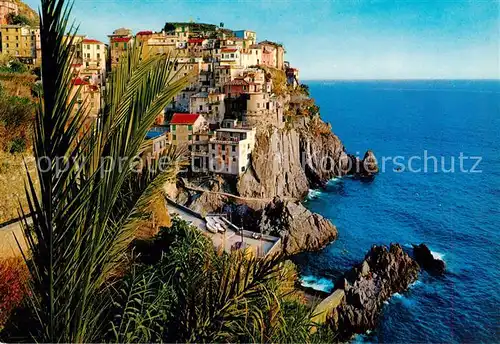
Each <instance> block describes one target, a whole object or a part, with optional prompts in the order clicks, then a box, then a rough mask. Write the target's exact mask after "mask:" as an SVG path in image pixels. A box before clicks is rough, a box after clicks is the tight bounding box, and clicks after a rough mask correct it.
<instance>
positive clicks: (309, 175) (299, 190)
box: [177, 73, 376, 255]
mask: <svg viewBox="0 0 500 344" xmlns="http://www.w3.org/2000/svg"><path fill="white" fill-rule="evenodd" d="M278 74H279V73H278ZM279 99H280V102H281V105H282V106H283V107H284V108H285V113H284V122H283V123H281V122H277V123H275V124H273V125H271V124H269V123H268V122H267V121H264V120H262V121H260V122H259V121H255V123H254V125H255V126H256V127H257V136H256V145H255V148H254V150H253V152H252V160H251V166H250V167H249V168H248V169H247V171H246V172H245V173H244V174H243V175H241V176H239V178H238V180H237V181H236V182H234V180H232V179H230V178H229V177H224V176H219V177H217V178H219V179H223V180H226V182H225V183H224V182H222V183H218V184H217V185H215V183H211V186H210V187H206V186H204V187H203V188H204V189H206V190H210V191H211V192H212V193H210V192H208V191H207V192H193V191H192V189H191V190H189V191H187V192H186V191H184V192H180V193H179V196H178V198H177V199H178V200H179V201H181V202H182V203H183V204H185V205H187V206H189V207H191V208H192V209H193V210H195V211H198V212H200V213H207V212H224V213H230V214H231V216H230V218H231V219H232V221H233V222H234V223H235V224H236V225H238V226H241V227H243V228H245V229H247V230H253V231H256V232H263V233H268V234H274V235H276V236H280V237H281V238H282V243H283V251H284V252H285V253H287V254H289V255H291V254H295V253H298V252H300V251H311V250H318V249H321V248H323V247H324V246H325V245H327V244H328V243H329V242H331V241H333V240H335V238H336V237H337V230H336V228H335V226H334V225H333V224H332V223H331V222H330V221H329V220H328V219H325V218H323V217H322V216H320V215H318V214H314V213H312V212H310V211H309V210H307V209H306V208H305V207H304V206H303V205H302V204H300V203H299V202H300V201H302V200H303V199H304V198H305V197H306V196H307V194H308V192H309V190H310V189H311V188H317V187H322V186H324V185H325V184H326V183H327V182H328V181H329V180H330V179H332V178H333V177H337V176H344V175H347V174H351V175H354V176H360V177H366V176H368V175H369V173H368V172H367V170H366V169H364V168H363V167H361V168H359V164H363V163H364V162H365V161H372V160H370V159H372V158H373V157H374V156H373V154H372V153H370V152H367V154H366V155H365V159H363V160H360V159H358V158H356V157H353V156H350V155H348V154H347V153H346V151H345V148H344V145H343V144H342V142H341V141H340V139H339V138H338V137H337V136H336V135H335V134H334V133H333V132H332V128H331V126H330V125H329V124H327V123H325V122H324V121H323V120H322V119H321V117H320V115H319V109H318V107H317V106H316V105H315V104H314V100H312V99H310V98H309V97H308V94H307V91H305V88H304V87H299V88H297V89H289V88H287V87H283V88H282V89H281V92H280V95H279ZM370 166H371V165H370ZM375 166H376V162H375ZM372 167H373V166H372ZM370 171H371V170H370ZM371 175H372V174H370V176H371ZM214 179H215V177H214ZM190 182H194V183H196V181H193V180H190ZM204 183H205V184H207V183H206V182H204ZM229 185H230V187H228V186H229ZM198 186H199V184H198ZM221 188H224V189H225V191H224V196H221V193H220V192H219V191H220V190H221ZM231 188H232V189H231ZM214 192H215V193H217V192H219V193H218V194H214ZM227 194H234V195H235V196H237V197H239V198H234V197H233V198H231V197H228V196H227Z"/></svg>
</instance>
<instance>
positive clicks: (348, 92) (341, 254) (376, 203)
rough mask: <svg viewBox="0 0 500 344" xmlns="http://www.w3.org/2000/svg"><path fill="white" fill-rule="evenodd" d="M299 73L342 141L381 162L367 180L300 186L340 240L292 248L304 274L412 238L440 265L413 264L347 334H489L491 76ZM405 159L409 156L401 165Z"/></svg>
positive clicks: (339, 266) (317, 278) (497, 269)
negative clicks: (310, 78)
mask: <svg viewBox="0 0 500 344" xmlns="http://www.w3.org/2000/svg"><path fill="white" fill-rule="evenodd" d="M306 83H307V85H309V87H310V92H311V96H312V97H313V98H315V99H316V101H317V103H318V105H319V106H320V108H321V114H322V117H323V118H324V119H325V120H326V121H328V122H330V123H331V125H332V129H333V131H334V133H335V134H337V135H338V136H339V137H340V139H341V140H342V142H343V143H344V145H345V146H346V149H347V150H348V151H349V152H350V153H354V154H356V153H358V154H359V155H361V157H362V155H363V154H364V152H365V151H366V150H367V149H372V150H373V151H374V152H375V154H376V155H377V157H378V159H379V165H381V163H382V162H381V161H380V160H381V159H382V157H384V158H386V163H385V165H386V166H385V172H382V173H380V174H379V175H378V176H377V177H376V179H375V180H374V181H373V182H371V183H362V182H360V181H356V180H353V179H349V178H341V179H336V180H332V181H330V182H329V183H328V185H327V187H326V189H325V190H311V192H310V195H309V198H308V200H307V201H306V205H307V207H308V208H309V209H311V210H313V211H315V212H318V213H320V214H322V215H323V216H325V217H327V218H329V219H331V220H332V222H333V223H334V224H335V225H336V226H337V228H338V230H339V238H338V240H337V241H335V242H334V243H332V244H331V245H329V246H328V247H326V248H325V249H324V250H322V251H320V252H316V253H307V254H302V255H301V256H299V257H298V259H297V262H298V263H299V265H300V267H301V274H302V279H303V283H304V284H305V285H309V286H313V287H315V288H317V289H322V290H326V291H329V290H331V288H332V285H333V282H334V281H335V279H336V278H338V277H339V276H340V275H341V274H342V273H344V272H345V271H346V270H348V269H349V268H350V267H351V266H352V265H353V264H356V263H358V262H360V261H361V260H363V257H364V255H365V254H366V252H367V251H368V250H369V249H370V247H371V245H373V244H385V245H389V244H390V243H391V242H394V243H400V244H401V245H403V246H404V247H405V248H406V249H408V251H409V252H410V251H411V244H412V243H415V244H419V243H422V242H423V243H426V244H427V245H428V246H429V247H430V249H431V251H433V254H434V255H435V256H436V257H440V258H442V259H443V260H444V261H445V262H446V265H447V273H446V274H445V275H444V276H443V277H433V276H430V275H428V274H427V273H425V272H424V273H422V274H421V276H420V278H419V280H418V281H417V283H415V284H414V285H412V286H411V287H410V289H409V290H408V291H407V292H405V293H402V294H396V295H395V296H393V297H392V298H391V299H390V300H389V301H388V302H387V304H386V305H385V306H384V309H383V313H382V315H381V320H380V324H379V326H378V327H377V329H376V330H374V331H373V332H371V333H369V334H366V335H362V336H357V337H356V338H355V339H354V341H356V342H385V343H408V342H412V343H413V342H432V343H444V342H446V343H450V342H452V343H481V342H482V343H498V342H500V316H499V314H500V243H499V242H500V234H499V232H500V226H499V222H500V82H499V81H361V82H359V81H314V82H306ZM461 154H462V156H463V157H464V159H463V160H462V165H463V166H462V168H461V167H460V161H459V158H460V156H461ZM397 156H400V157H401V158H399V160H397V162H398V163H402V162H403V161H404V163H403V167H401V165H394V157H397ZM411 157H420V160H419V159H418V158H414V159H413V160H412V163H411V164H412V166H411V167H412V168H411V171H410V170H409V165H408V160H409V159H410V158H411ZM424 157H427V159H430V160H428V164H427V172H425V171H424V163H423V160H424ZM432 157H435V158H436V159H437V161H438V165H439V166H438V168H437V170H434V160H433V159H432ZM452 157H454V159H455V160H454V162H452V160H451V159H452ZM465 157H467V159H465ZM477 157H480V158H481V161H480V163H479V165H478V166H475V169H474V171H473V170H472V167H474V166H473V165H474V164H476V162H477ZM442 161H444V162H443V163H442ZM442 164H443V166H441V165H442ZM452 165H453V166H454V169H455V171H454V172H451V170H452V167H451V166H452ZM397 166H399V167H400V168H399V169H398V170H397V169H396V167H397ZM443 167H444V168H443ZM419 168H420V170H419Z"/></svg>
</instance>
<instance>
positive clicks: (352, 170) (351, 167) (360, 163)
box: [344, 150, 379, 180]
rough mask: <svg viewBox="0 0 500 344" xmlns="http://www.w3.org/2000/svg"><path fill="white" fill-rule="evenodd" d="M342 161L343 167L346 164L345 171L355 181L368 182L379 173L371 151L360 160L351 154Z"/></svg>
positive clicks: (375, 159)
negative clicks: (363, 180)
mask: <svg viewBox="0 0 500 344" xmlns="http://www.w3.org/2000/svg"><path fill="white" fill-rule="evenodd" d="M344 159H345V160H344V166H345V165H346V164H347V166H345V171H347V174H348V175H352V176H353V177H354V178H356V179H365V180H370V179H373V178H374V177H375V175H376V174H377V173H378V172H379V168H378V162H377V158H376V157H375V154H374V153H373V152H372V151H371V150H368V151H367V152H366V153H365V155H364V157H363V159H362V160H360V159H359V158H358V157H356V156H354V155H351V154H348V155H347V157H344Z"/></svg>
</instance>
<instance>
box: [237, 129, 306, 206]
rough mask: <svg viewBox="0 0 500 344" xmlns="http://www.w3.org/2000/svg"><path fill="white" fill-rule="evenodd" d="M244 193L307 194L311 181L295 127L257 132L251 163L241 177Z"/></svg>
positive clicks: (299, 197) (247, 195)
mask: <svg viewBox="0 0 500 344" xmlns="http://www.w3.org/2000/svg"><path fill="white" fill-rule="evenodd" d="M237 188H238V193H239V194H240V195H241V196H243V197H260V198H274V197H275V196H280V197H294V198H297V199H301V198H303V197H304V196H305V195H307V192H308V190H309V183H308V181H307V178H306V176H305V173H304V170H303V168H302V166H301V161H300V135H299V133H298V132H297V131H295V130H283V129H278V128H272V129H270V130H269V131H262V132H260V133H259V135H258V136H257V144H256V146H255V149H254V151H253V153H252V165H251V167H250V168H249V169H248V170H247V171H246V172H245V173H244V174H243V175H242V176H241V177H240V179H239V182H238V185H237Z"/></svg>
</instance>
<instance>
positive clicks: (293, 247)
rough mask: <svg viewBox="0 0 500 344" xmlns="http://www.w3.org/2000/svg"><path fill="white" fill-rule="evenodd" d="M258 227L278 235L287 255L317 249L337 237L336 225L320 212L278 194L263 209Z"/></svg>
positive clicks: (265, 231) (267, 232) (264, 231)
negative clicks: (317, 212) (281, 198)
mask: <svg viewBox="0 0 500 344" xmlns="http://www.w3.org/2000/svg"><path fill="white" fill-rule="evenodd" d="M259 227H260V229H261V230H262V232H263V233H266V234H271V235H277V236H279V237H281V240H282V250H283V253H285V254H286V255H293V254H296V253H299V252H303V251H316V250H319V249H321V248H323V247H325V246H326V245H327V244H328V243H330V242H331V241H333V240H335V239H336V238H337V234H338V233H337V228H336V227H335V226H334V225H333V224H332V223H331V222H330V221H329V220H327V219H325V218H324V217H322V216H321V215H319V214H315V213H312V212H310V211H309V210H308V209H306V208H305V207H304V206H303V205H302V204H300V203H294V202H289V201H282V200H280V199H278V198H276V199H275V200H274V201H273V202H272V203H270V204H269V205H268V206H267V207H266V208H265V209H264V210H263V211H262V213H261V218H260V221H259Z"/></svg>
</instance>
